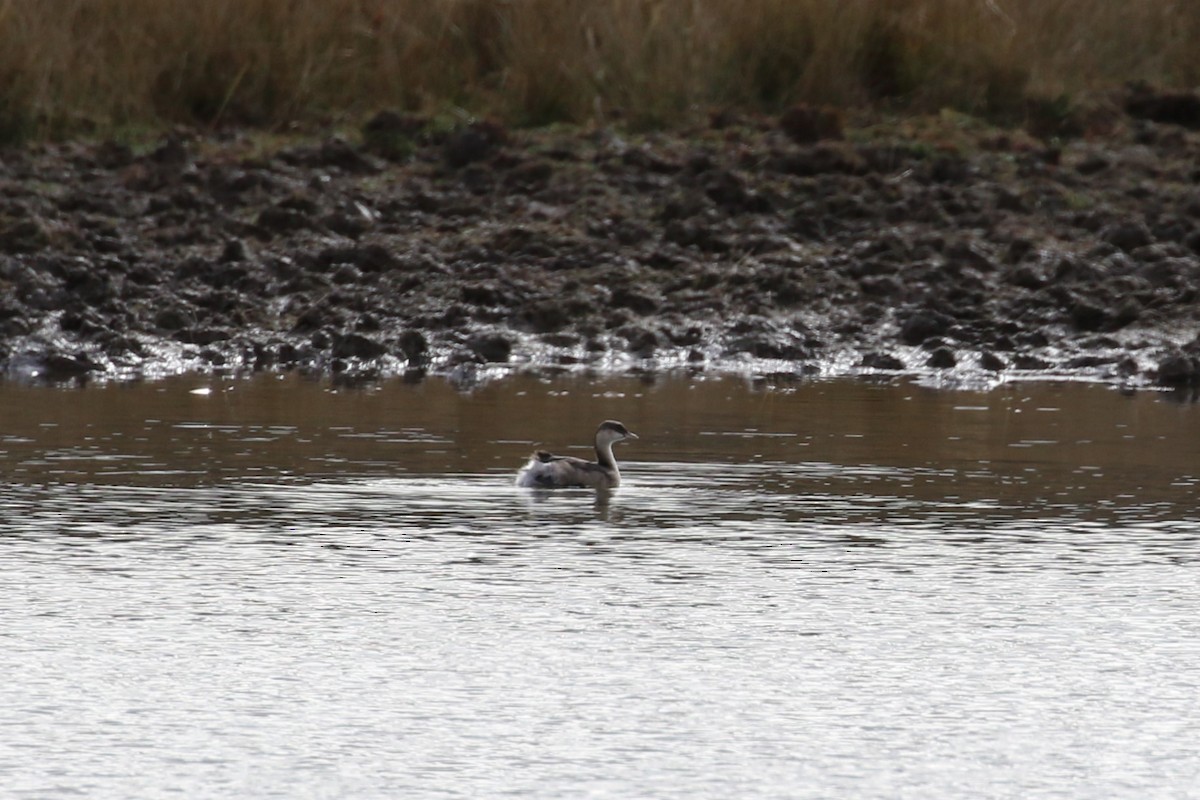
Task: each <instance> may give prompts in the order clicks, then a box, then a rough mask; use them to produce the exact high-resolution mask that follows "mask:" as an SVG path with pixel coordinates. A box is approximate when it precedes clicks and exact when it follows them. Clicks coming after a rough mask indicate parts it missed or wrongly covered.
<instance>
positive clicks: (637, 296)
mask: <svg viewBox="0 0 1200 800" xmlns="http://www.w3.org/2000/svg"><path fill="white" fill-rule="evenodd" d="M609 305H611V306H612V307H613V308H628V309H629V310H630V311H633V312H635V313H637V314H641V315H643V316H645V315H647V314H653V313H654V312H655V311H657V310H658V308H659V305H660V303H659V301H658V300H656V299H654V298H653V297H651V296H650V295H648V294H645V293H643V292H640V291H638V290H637V289H631V288H629V287H626V286H621V287H618V288H617V289H615V290H613V293H612V297H611V298H610V299H609Z"/></svg>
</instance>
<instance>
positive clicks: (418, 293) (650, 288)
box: [0, 87, 1200, 385]
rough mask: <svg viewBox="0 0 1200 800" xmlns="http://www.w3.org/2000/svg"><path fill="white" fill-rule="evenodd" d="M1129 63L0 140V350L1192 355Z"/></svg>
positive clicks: (389, 355)
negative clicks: (560, 120)
mask: <svg viewBox="0 0 1200 800" xmlns="http://www.w3.org/2000/svg"><path fill="white" fill-rule="evenodd" d="M1147 91H1148V90H1146V89H1145V88H1144V87H1141V88H1139V90H1138V93H1137V94H1135V95H1133V96H1131V98H1130V100H1129V103H1128V105H1127V107H1126V109H1125V110H1121V109H1116V110H1114V111H1113V112H1112V114H1111V115H1110V116H1109V117H1108V118H1106V119H1104V120H1103V124H1100V125H1094V126H1093V130H1092V131H1091V133H1090V135H1088V133H1087V131H1086V130H1084V131H1082V133H1083V135H1079V136H1076V137H1075V138H1072V139H1069V140H1063V141H1059V140H1057V139H1053V138H1047V139H1039V138H1037V137H1035V136H1033V135H1032V134H1030V133H1028V132H1026V131H1024V130H1000V129H996V128H991V127H988V126H985V125H982V124H980V123H978V122H975V121H973V120H970V119H966V118H938V119H932V120H925V121H920V122H915V123H914V122H911V121H910V122H906V123H903V124H901V123H895V122H893V123H888V124H881V123H876V124H873V125H871V126H869V127H859V128H855V129H852V130H848V131H845V132H843V130H842V127H841V124H840V122H839V118H838V117H837V116H836V115H831V114H830V113H828V112H824V111H811V110H805V109H798V110H794V111H792V112H789V113H788V114H786V115H784V116H783V117H782V118H781V119H759V118H741V117H738V116H737V115H735V114H722V115H719V116H717V117H714V119H713V124H712V125H711V126H710V127H708V128H705V129H703V130H693V131H686V132H677V133H670V134H666V133H663V134H654V135H639V136H634V135H624V134H621V133H617V132H614V131H611V130H596V131H577V130H576V131H565V132H545V131H542V132H526V131H509V130H505V129H504V128H502V127H501V126H499V125H495V124H491V123H477V124H474V125H469V126H465V127H460V128H458V129H450V130H443V129H439V128H438V126H436V125H434V124H432V123H431V122H430V121H429V120H425V119H421V118H416V117H405V116H400V115H394V114H382V115H380V116H378V117H376V118H375V119H373V120H372V121H371V122H370V123H368V125H367V126H366V128H365V129H364V131H363V136H362V140H363V143H362V144H352V143H349V142H347V141H344V140H341V139H336V138H334V139H329V140H327V141H324V142H319V143H309V144H302V145H295V144H293V145H290V146H285V147H282V148H281V149H279V148H277V149H276V150H275V151H273V152H270V153H269V154H267V155H260V154H256V152H257V151H260V150H263V149H265V148H264V147H263V144H262V142H263V141H264V137H263V136H262V135H261V134H251V133H246V132H232V133H222V134H206V135H199V134H196V133H194V132H187V131H183V132H176V133H175V134H174V135H172V136H171V137H169V138H167V139H166V140H165V141H163V142H162V143H161V145H160V146H157V147H156V148H154V149H151V150H149V151H148V152H145V153H137V152H135V151H133V150H131V149H130V148H129V147H127V146H124V145H121V144H115V143H103V144H82V143H71V144H64V145H37V146H30V147H25V148H21V149H14V150H9V151H4V152H2V153H0V366H2V367H3V369H4V370H5V372H6V373H7V374H8V375H9V376H11V377H18V378H23V379H29V378H39V379H48V380H83V379H88V378H97V377H101V378H102V377H109V378H132V377H139V376H150V377H153V376H157V375H163V374H168V373H173V372H179V371H186V370H198V371H222V372H241V371H252V370H262V369H272V370H289V369H300V370H305V371H309V372H313V373H316V374H322V375H324V374H330V375H333V376H335V377H337V378H338V379H340V380H344V381H358V380H372V379H375V378H379V377H383V376H387V375H391V374H396V373H401V372H406V373H409V374H413V375H420V374H424V373H426V372H431V373H450V374H455V375H459V376H463V375H470V374H473V373H475V372H478V371H480V370H483V369H485V368H487V367H489V366H495V365H509V366H508V367H506V368H513V367H516V368H533V369H541V370H555V369H576V368H581V367H582V368H587V367H589V366H590V367H592V368H595V369H597V370H608V371H620V370H631V369H641V370H655V369H671V368H683V367H686V368H688V369H746V368H749V369H753V370H758V371H769V372H774V373H787V374H801V373H824V374H838V373H852V372H864V371H867V372H870V371H904V372H918V373H931V374H952V375H959V376H961V375H978V376H988V377H995V376H1011V375H1018V374H1023V373H1027V374H1046V373H1052V374H1061V373H1068V374H1072V375H1079V376H1089V377H1095V378H1099V379H1104V380H1112V381H1118V382H1122V383H1127V384H1134V385H1137V384H1150V383H1157V382H1161V383H1171V384H1180V383H1183V384H1186V383H1196V382H1197V381H1198V380H1200V340H1198V339H1197V338H1196V333H1197V331H1198V330H1200V133H1197V131H1196V130H1195V129H1194V127H1191V126H1192V125H1193V123H1195V120H1194V119H1193V118H1192V117H1186V115H1185V117H1183V118H1179V115H1175V116H1174V117H1171V116H1169V115H1168V116H1166V117H1164V114H1165V112H1163V111H1162V108H1161V107H1160V106H1162V105H1163V104H1164V103H1166V101H1167V100H1171V101H1172V102H1173V103H1175V105H1170V104H1169V103H1167V105H1170V108H1175V107H1176V106H1178V105H1180V103H1181V102H1182V101H1180V100H1179V99H1178V98H1177V97H1175V95H1171V96H1170V97H1167V98H1160V99H1161V100H1162V102H1161V103H1160V104H1159V105H1155V103H1154V102H1153V101H1154V98H1155V95H1153V94H1150V95H1147V94H1146V93H1147ZM1184 105H1185V106H1186V107H1188V108H1190V107H1191V106H1190V105H1187V104H1184ZM1052 133H1053V131H1051V133H1050V134H1047V136H1050V135H1051V134H1052ZM1077 133H1078V132H1077Z"/></svg>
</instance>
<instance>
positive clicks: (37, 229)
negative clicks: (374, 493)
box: [0, 217, 50, 255]
mask: <svg viewBox="0 0 1200 800" xmlns="http://www.w3.org/2000/svg"><path fill="white" fill-rule="evenodd" d="M49 244H50V228H49V227H48V226H47V225H46V223H45V222H43V221H42V220H40V219H38V218H36V217H31V218H27V219H21V220H17V221H16V222H12V223H10V224H8V225H5V226H4V227H0V253H10V254H12V255H17V254H20V253H34V252H37V251H39V250H41V249H43V248H45V247H48V246H49Z"/></svg>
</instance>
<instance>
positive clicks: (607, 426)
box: [596, 419, 638, 442]
mask: <svg viewBox="0 0 1200 800" xmlns="http://www.w3.org/2000/svg"><path fill="white" fill-rule="evenodd" d="M636 438H638V437H637V434H636V433H634V432H633V431H631V430H629V429H628V428H626V427H625V426H624V425H622V424H621V423H619V422H617V421H616V420H614V419H606V420H605V421H604V422H601V423H600V427H599V428H597V429H596V441H597V442H619V441H621V440H622V439H636Z"/></svg>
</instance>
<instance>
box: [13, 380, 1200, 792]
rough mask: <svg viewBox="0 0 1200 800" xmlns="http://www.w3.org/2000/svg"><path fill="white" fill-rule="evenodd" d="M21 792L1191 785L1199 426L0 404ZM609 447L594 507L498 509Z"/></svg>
mask: <svg viewBox="0 0 1200 800" xmlns="http://www.w3.org/2000/svg"><path fill="white" fill-rule="evenodd" d="M0 408H3V409H4V425H3V429H2V430H0V476H2V484H0V491H2V492H3V497H4V503H3V507H2V508H0V558H2V559H3V564H4V565H5V584H6V588H5V590H4V591H3V592H0V670H2V672H3V674H4V675H5V676H6V679H5V681H4V682H3V683H2V684H0V708H4V709H5V711H4V713H3V715H2V716H0V726H2V727H0V783H2V785H3V786H4V787H5V794H6V796H13V797H30V798H34V797H36V798H42V797H48V796H69V795H82V796H97V797H101V796H111V797H132V796H168V795H171V794H175V795H180V796H187V797H231V798H232V797H238V798H244V797H280V798H297V797H299V798H305V797H313V798H318V797H320V798H324V797H331V798H332V797H339V798H341V797H355V798H376V797H377V798H392V797H494V796H505V795H512V796H521V797H570V798H577V797H612V798H628V797H679V798H684V797H687V798H697V797H700V798H703V797H712V798H726V797H734V796H747V797H750V796H753V797H781V798H782V797H789V798H791V797H814V798H815V797H831V796H839V797H879V798H894V797H913V798H918V797H919V798H927V797H979V796H999V797H1079V798H1094V797H1100V796H1103V797H1143V796H1155V797H1195V796H1198V795H1197V793H1196V789H1195V788H1194V787H1196V786H1197V785H1200V754H1198V752H1197V748H1196V745H1195V743H1196V742H1197V741H1200V722H1198V721H1197V720H1200V692H1198V689H1197V686H1198V681H1200V589H1198V588H1197V586H1198V582H1197V555H1198V551H1200V541H1198V538H1197V531H1198V530H1200V526H1198V523H1200V513H1198V512H1197V511H1196V509H1195V503H1194V496H1195V491H1196V483H1197V479H1198V475H1200V470H1198V469H1197V466H1196V456H1195V443H1196V442H1197V435H1198V434H1200V416H1197V410H1196V409H1195V408H1194V407H1192V406H1190V405H1185V404H1180V403H1174V402H1171V401H1169V400H1168V399H1166V398H1165V397H1164V396H1161V395H1157V394H1153V393H1145V394H1136V395H1122V394H1120V393H1118V392H1115V391H1113V390H1111V389H1109V388H1106V387H1101V386H1094V385H1083V384H1062V385H1052V384H1045V385H1021V384H1017V385H1007V386H1002V387H1000V388H997V389H994V390H991V391H988V392H964V391H956V392H949V391H935V390H931V389H926V388H922V387H919V386H915V385H912V384H905V383H899V384H872V383H866V382H861V381H833V382H813V383H798V384H792V385H783V386H773V387H771V386H764V385H760V384H755V383H752V382H747V381H744V380H736V379H711V380H700V379H682V378H677V379H658V380H645V381H642V380H637V379H612V380H605V381H601V382H589V381H586V380H583V379H563V380H557V381H546V380H536V379H532V378H516V379H511V380H506V381H502V382H498V383H494V384H488V385H485V386H483V387H480V388H478V389H476V390H475V391H472V392H460V391H456V390H455V389H454V388H453V387H451V386H449V385H447V384H445V383H442V382H439V381H427V382H423V383H420V384H416V385H407V384H404V383H401V382H395V383H388V384H385V385H383V386H380V387H376V388H374V389H370V390H355V391H333V390H331V389H330V387H329V386H328V385H326V384H322V383H315V382H305V381H301V380H298V379H295V378H275V377H265V378H259V379H255V380H252V381H228V382H221V381H207V380H206V381H197V380H196V379H187V378H183V379H175V380H170V381H164V382H161V383H152V384H144V385H140V386H107V387H96V388H89V389H86V390H82V391H64V390H53V389H46V388H38V387H28V386H24V387H23V386H15V385H0ZM606 417H614V418H618V419H620V420H622V421H623V422H625V423H626V424H627V425H629V427H630V428H631V429H633V430H635V431H636V432H638V433H639V434H640V436H641V437H642V438H641V439H640V440H638V441H637V442H632V443H628V444H623V445H619V446H618V455H619V457H621V458H622V465H623V472H624V475H625V479H626V485H625V486H623V487H621V489H620V490H618V491H617V492H615V493H613V494H612V495H611V496H597V495H595V494H594V493H590V492H586V491H582V490H578V491H576V490H572V491H565V492H558V493H536V492H530V491H528V490H518V489H516V488H514V487H513V486H512V478H513V475H514V473H515V471H516V468H517V467H519V466H520V464H521V462H522V461H523V460H524V458H525V457H526V456H527V455H528V452H529V451H530V450H531V449H532V447H534V446H535V445H536V446H544V447H549V448H552V449H555V450H559V451H564V452H571V453H577V454H586V452H587V450H586V447H579V446H580V445H585V444H586V442H587V441H588V439H589V438H590V434H591V431H592V430H593V429H594V427H595V424H596V423H597V422H598V421H599V420H601V419H604V418H606Z"/></svg>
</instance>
